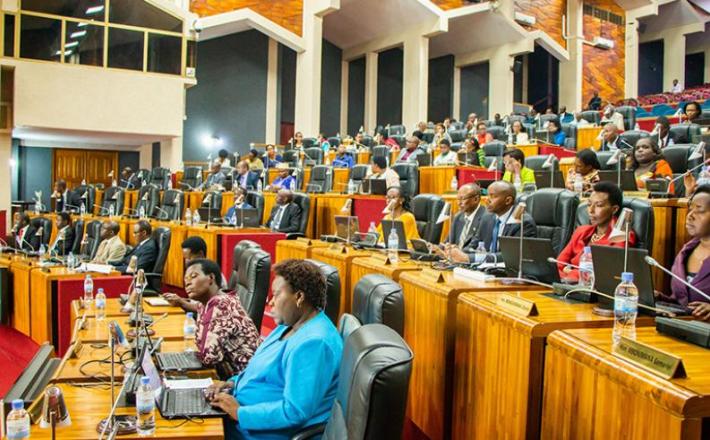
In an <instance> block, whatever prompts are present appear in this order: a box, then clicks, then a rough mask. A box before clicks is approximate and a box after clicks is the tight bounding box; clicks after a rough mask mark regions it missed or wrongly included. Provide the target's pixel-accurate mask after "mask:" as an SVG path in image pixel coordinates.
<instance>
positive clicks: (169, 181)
mask: <svg viewBox="0 0 710 440" xmlns="http://www.w3.org/2000/svg"><path fill="white" fill-rule="evenodd" d="M168 189H173V179H168Z"/></svg>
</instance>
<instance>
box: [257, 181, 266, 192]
mask: <svg viewBox="0 0 710 440" xmlns="http://www.w3.org/2000/svg"><path fill="white" fill-rule="evenodd" d="M263 188H264V186H263V184H262V183H261V179H259V180H257V181H256V192H261V190H262V189H263Z"/></svg>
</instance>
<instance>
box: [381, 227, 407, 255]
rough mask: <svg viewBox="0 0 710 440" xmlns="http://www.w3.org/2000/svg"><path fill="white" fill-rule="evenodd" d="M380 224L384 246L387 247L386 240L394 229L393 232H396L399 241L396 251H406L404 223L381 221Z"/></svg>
mask: <svg viewBox="0 0 710 440" xmlns="http://www.w3.org/2000/svg"><path fill="white" fill-rule="evenodd" d="M381 223H382V234H383V235H384V237H383V240H384V242H385V245H387V238H388V237H389V236H390V232H391V231H392V228H394V230H395V231H397V238H398V239H399V244H398V245H397V249H398V250H400V251H407V237H406V236H405V235H404V223H402V222H401V221H399V220H382V222H381Z"/></svg>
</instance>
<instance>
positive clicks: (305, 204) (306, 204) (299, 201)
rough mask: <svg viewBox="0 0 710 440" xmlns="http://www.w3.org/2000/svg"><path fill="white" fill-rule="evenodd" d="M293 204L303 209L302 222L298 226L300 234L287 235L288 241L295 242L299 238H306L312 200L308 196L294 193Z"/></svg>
mask: <svg viewBox="0 0 710 440" xmlns="http://www.w3.org/2000/svg"><path fill="white" fill-rule="evenodd" d="M293 203H295V204H296V205H298V207H299V208H301V221H300V224H299V225H298V232H290V233H288V234H286V239H287V240H295V239H296V238H298V237H305V236H306V229H307V228H308V214H309V210H310V208H311V199H310V198H309V197H308V194H303V193H298V192H294V193H293Z"/></svg>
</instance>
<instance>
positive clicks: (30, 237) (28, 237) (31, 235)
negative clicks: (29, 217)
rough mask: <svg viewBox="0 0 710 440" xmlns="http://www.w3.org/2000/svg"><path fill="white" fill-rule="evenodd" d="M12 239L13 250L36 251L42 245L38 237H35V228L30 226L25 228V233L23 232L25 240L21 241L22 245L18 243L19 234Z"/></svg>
mask: <svg viewBox="0 0 710 440" xmlns="http://www.w3.org/2000/svg"><path fill="white" fill-rule="evenodd" d="M14 239H15V248H17V249H23V250H26V251H38V250H39V247H40V246H41V244H42V242H41V241H40V237H38V236H37V228H35V227H33V226H32V225H30V226H28V227H27V232H25V238H24V240H22V243H20V235H19V232H18V234H17V235H15V237H14Z"/></svg>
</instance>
